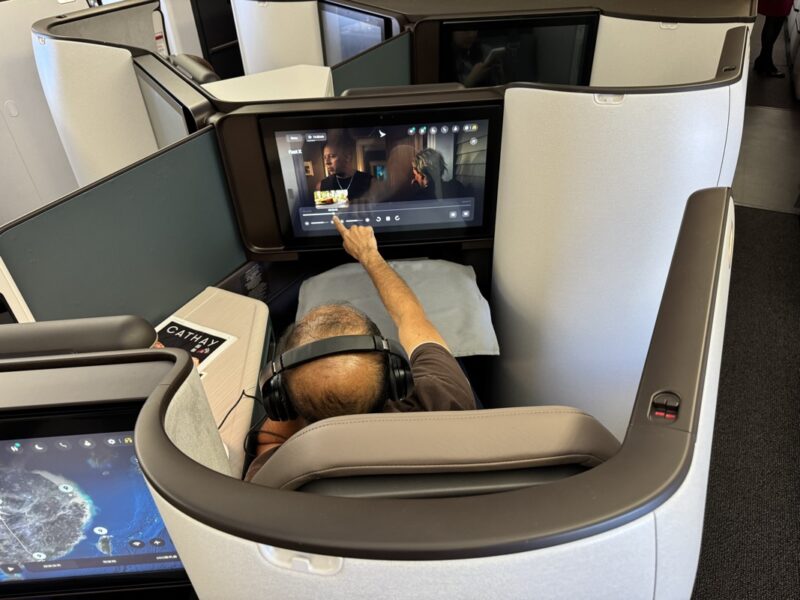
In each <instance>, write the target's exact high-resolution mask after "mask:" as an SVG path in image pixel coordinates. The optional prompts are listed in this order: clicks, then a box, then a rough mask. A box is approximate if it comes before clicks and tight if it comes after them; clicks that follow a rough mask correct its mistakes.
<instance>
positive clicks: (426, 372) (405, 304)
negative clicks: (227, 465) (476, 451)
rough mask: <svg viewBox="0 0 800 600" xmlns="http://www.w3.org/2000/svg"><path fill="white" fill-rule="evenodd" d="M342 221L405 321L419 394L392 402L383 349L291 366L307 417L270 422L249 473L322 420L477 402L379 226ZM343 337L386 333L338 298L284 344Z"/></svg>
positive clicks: (296, 402)
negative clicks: (381, 239)
mask: <svg viewBox="0 0 800 600" xmlns="http://www.w3.org/2000/svg"><path fill="white" fill-rule="evenodd" d="M334 222H335V224H336V228H337V230H338V231H339V233H340V234H341V236H342V239H343V241H344V249H345V250H346V251H347V253H348V254H350V256H352V257H353V258H355V259H356V260H357V261H358V262H360V263H361V265H362V266H363V267H364V269H365V270H366V272H367V274H368V275H369V277H370V279H371V280H372V283H373V284H374V285H375V288H376V289H377V290H378V295H379V296H380V298H381V301H382V302H383V304H384V306H385V307H386V310H387V312H388V313H389V315H390V316H391V317H392V320H394V322H395V324H396V325H397V331H398V336H399V338H400V340H399V341H400V344H401V345H402V346H403V348H404V349H405V351H406V353H407V354H408V356H409V357H410V363H411V373H412V375H413V377H414V393H413V394H412V395H411V396H409V397H408V398H405V399H403V400H401V401H398V402H386V397H385V396H386V387H385V381H384V379H385V375H386V371H385V358H384V357H383V356H382V355H381V354H380V353H377V352H376V353H374V354H371V353H352V354H338V355H334V356H325V357H323V358H318V359H317V360H314V361H312V362H309V363H305V364H303V365H300V366H297V367H294V368H293V369H289V370H287V371H285V374H284V382H285V385H286V389H287V393H288V395H289V398H290V399H291V402H292V404H293V406H294V408H295V410H296V411H297V413H298V414H299V415H300V416H299V417H298V418H297V419H295V420H294V421H283V422H277V421H270V420H267V421H266V422H265V423H264V425H263V426H262V427H261V430H260V432H259V439H258V456H257V457H256V459H255V460H254V461H253V463H252V464H251V465H250V468H249V469H248V472H247V476H246V477H245V479H248V480H249V479H250V478H251V477H252V476H253V475H254V474H255V473H256V471H258V470H259V469H260V468H261V466H262V465H263V464H264V463H265V462H266V461H267V459H268V458H269V457H270V456H271V454H272V452H274V451H275V450H276V449H277V448H278V447H280V445H281V443H283V442H284V441H285V440H286V439H288V438H289V436H291V435H293V434H294V433H296V432H297V431H299V430H300V429H302V428H303V427H305V426H306V425H309V424H311V423H314V422H316V421H319V420H321V419H327V418H329V417H336V416H341V415H353V414H361V413H369V412H376V411H382V412H410V411H432V410H466V409H474V408H475V396H474V395H473V393H472V388H471V386H470V384H469V381H468V380H467V378H466V376H465V375H464V373H463V371H462V370H461V367H460V366H459V365H458V363H457V362H456V360H455V358H453V355H452V354H451V353H450V349H449V348H448V347H447V343H446V342H445V341H444V339H443V338H442V336H441V334H440V333H439V331H438V330H437V329H436V327H434V326H433V324H432V323H431V322H430V321H429V320H428V317H427V316H426V315H425V310H424V309H423V308H422V304H420V302H419V300H418V299H417V297H416V295H415V294H414V292H413V291H411V288H409V287H408V285H407V284H406V282H405V281H403V279H402V278H401V277H400V276H399V275H398V274H397V273H396V272H395V270H394V269H392V267H390V266H389V264H388V263H387V262H386V261H385V260H384V259H383V257H382V256H381V254H380V252H378V243H377V241H376V240H375V233H374V231H373V230H372V227H359V226H353V227H351V228H349V229H348V228H347V227H345V225H344V224H343V223H342V222H341V221H340V220H339V219H338V218H337V217H334ZM339 335H380V331H379V330H378V327H377V326H376V325H375V323H373V322H372V321H371V320H370V318H369V317H367V315H365V314H364V313H362V312H361V311H359V310H356V309H355V308H353V307H352V306H348V305H341V304H330V305H325V306H320V307H317V308H315V309H314V310H312V311H311V312H309V313H308V314H306V315H305V316H304V317H303V318H302V319H301V320H300V321H298V322H297V323H295V324H294V325H293V326H292V327H290V328H289V330H288V331H287V332H286V333H285V334H284V335H283V337H282V338H281V341H280V342H279V344H278V347H279V350H280V352H286V351H287V350H291V349H292V348H296V347H298V346H302V345H304V344H308V343H310V342H313V341H315V340H320V339H325V338H329V337H334V336H339Z"/></svg>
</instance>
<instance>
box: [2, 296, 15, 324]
mask: <svg viewBox="0 0 800 600" xmlns="http://www.w3.org/2000/svg"><path fill="white" fill-rule="evenodd" d="M4 314H7V315H9V316H10V317H11V322H10V323H3V322H2V321H0V325H13V324H14V323H19V319H17V315H16V314H15V313H14V309H13V308H11V305H10V304H9V302H8V300H7V299H6V296H5V294H3V292H0V315H4Z"/></svg>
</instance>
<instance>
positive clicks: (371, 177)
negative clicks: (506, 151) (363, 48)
mask: <svg viewBox="0 0 800 600" xmlns="http://www.w3.org/2000/svg"><path fill="white" fill-rule="evenodd" d="M488 129H489V121H488V120H486V119H478V120H472V121H467V120H454V121H451V122H446V121H439V122H423V123H406V124H402V125H400V124H391V125H387V126H378V127H351V128H336V129H332V128H329V129H313V130H310V129H309V130H302V131H275V133H274V136H275V144H276V147H277V151H278V156H279V160H280V168H281V175H282V178H283V184H284V188H285V190H284V191H285V194H286V203H287V208H288V210H289V214H290V217H291V222H292V229H293V232H294V235H295V236H297V237H312V236H326V235H328V236H329V235H332V234H334V233H335V230H334V227H333V224H332V216H333V214H338V215H339V218H340V219H342V220H343V221H344V222H345V223H346V224H347V225H370V226H373V227H375V228H376V230H379V231H380V230H382V231H420V230H432V229H452V228H465V227H479V226H481V225H482V219H483V202H484V191H485V179H486V156H487V152H486V150H487V141H488V133H489V132H488Z"/></svg>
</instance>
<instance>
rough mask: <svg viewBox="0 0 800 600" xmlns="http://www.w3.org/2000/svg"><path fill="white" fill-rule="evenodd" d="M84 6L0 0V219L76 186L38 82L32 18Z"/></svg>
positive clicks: (80, 1)
mask: <svg viewBox="0 0 800 600" xmlns="http://www.w3.org/2000/svg"><path fill="white" fill-rule="evenodd" d="M85 8H86V2H85V0H72V2H69V1H68V2H64V3H61V2H59V0H6V1H5V2H0V115H2V117H0V181H2V182H3V184H2V185H3V193H2V202H0V225H2V224H3V223H6V222H8V221H13V220H14V219H16V218H17V217H21V216H22V215H24V214H25V213H28V212H30V211H32V210H35V209H37V208H39V207H41V206H43V205H45V204H48V203H49V202H52V201H53V200H56V199H57V198H60V197H61V196H65V195H66V194H69V193H70V192H72V191H73V190H75V189H77V187H78V183H77V181H75V176H74V175H73V174H72V169H71V168H70V166H69V161H68V160H67V155H66V153H65V152H64V148H63V146H62V145H61V140H60V139H59V137H58V132H57V131H56V126H55V124H54V123H53V117H52V116H51V115H50V109H49V108H48V107H47V100H45V97H44V94H43V93H42V85H41V83H39V77H38V74H37V72H36V64H35V63H34V59H33V49H32V48H31V24H32V23H34V22H35V21H38V20H39V19H44V18H46V17H52V16H55V15H59V14H66V13H70V12H74V11H76V10H82V9H85Z"/></svg>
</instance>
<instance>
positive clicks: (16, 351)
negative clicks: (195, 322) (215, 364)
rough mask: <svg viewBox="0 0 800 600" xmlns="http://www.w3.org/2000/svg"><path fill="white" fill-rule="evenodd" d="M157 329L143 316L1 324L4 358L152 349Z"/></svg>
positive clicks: (0, 350)
mask: <svg viewBox="0 0 800 600" xmlns="http://www.w3.org/2000/svg"><path fill="white" fill-rule="evenodd" d="M155 341H156V332H155V329H153V326H152V325H150V323H148V322H147V321H145V320H144V319H143V318H141V317H135V316H119V317H92V318H88V319H64V320H60V321H39V322H37V323H16V324H13V325H0V358H15V357H20V356H42V355H46V354H79V353H88V352H106V351H112V350H135V349H138V348H149V347H150V346H151V345H152V344H153V342H155Z"/></svg>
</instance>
